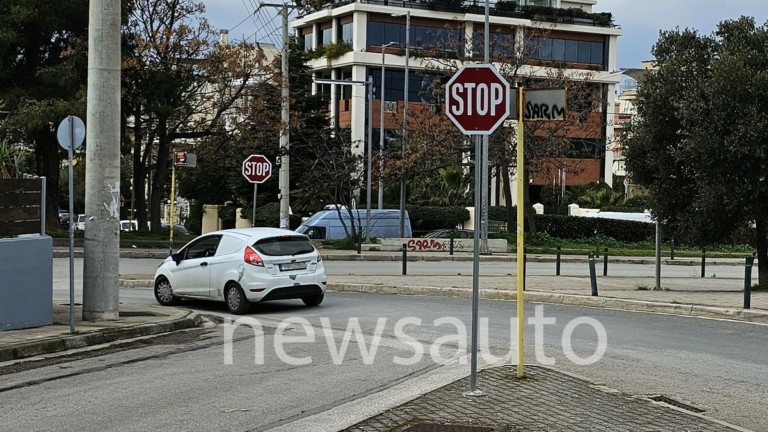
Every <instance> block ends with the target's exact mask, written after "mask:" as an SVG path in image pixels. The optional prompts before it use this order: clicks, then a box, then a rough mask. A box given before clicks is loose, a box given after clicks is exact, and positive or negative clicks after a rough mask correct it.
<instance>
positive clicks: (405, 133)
mask: <svg viewBox="0 0 768 432" xmlns="http://www.w3.org/2000/svg"><path fill="white" fill-rule="evenodd" d="M410 46H411V11H410V10H409V11H407V12H406V13H405V82H404V83H403V93H404V94H405V97H404V99H405V100H404V101H403V138H402V140H403V145H402V157H403V159H405V155H406V153H407V149H408V96H409V94H408V82H409V81H410V80H411V77H410V70H409V69H408V57H409V55H410V53H409V49H410ZM403 237H405V170H403V172H402V174H400V238H403Z"/></svg>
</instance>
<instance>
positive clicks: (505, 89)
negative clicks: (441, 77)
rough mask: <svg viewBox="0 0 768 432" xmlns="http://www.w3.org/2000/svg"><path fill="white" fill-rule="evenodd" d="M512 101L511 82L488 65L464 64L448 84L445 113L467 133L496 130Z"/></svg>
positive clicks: (446, 87)
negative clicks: (510, 93)
mask: <svg viewBox="0 0 768 432" xmlns="http://www.w3.org/2000/svg"><path fill="white" fill-rule="evenodd" d="M509 104H510V95H509V83H508V82H507V80H505V79H504V77H502V76H501V75H500V74H499V72H498V71H497V70H496V68H495V67H493V66H492V65H489V64H472V65H464V66H462V67H461V69H459V70H458V72H456V73H455V74H454V75H453V76H452V77H451V79H450V80H449V81H448V83H446V85H445V113H446V114H447V115H448V118H450V119H451V121H453V123H454V124H455V125H456V126H458V128H459V129H461V131H462V132H464V133H465V134H467V135H490V134H491V133H493V131H495V130H496V128H498V127H499V126H500V125H501V124H502V123H503V122H504V120H506V119H507V116H508V115H509Z"/></svg>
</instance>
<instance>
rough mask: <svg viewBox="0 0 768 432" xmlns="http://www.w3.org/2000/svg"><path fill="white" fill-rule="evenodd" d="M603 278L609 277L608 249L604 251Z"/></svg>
mask: <svg viewBox="0 0 768 432" xmlns="http://www.w3.org/2000/svg"><path fill="white" fill-rule="evenodd" d="M603 276H608V248H605V249H603Z"/></svg>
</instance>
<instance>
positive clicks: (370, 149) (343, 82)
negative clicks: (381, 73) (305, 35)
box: [312, 76, 373, 243]
mask: <svg viewBox="0 0 768 432" xmlns="http://www.w3.org/2000/svg"><path fill="white" fill-rule="evenodd" d="M312 80H313V81H314V82H315V83H316V84H338V85H362V86H367V87H368V139H367V140H366V151H367V152H368V173H367V175H366V193H365V199H366V204H365V242H366V243H370V242H371V234H370V233H371V154H372V153H373V145H372V142H373V77H372V76H369V77H368V81H353V80H337V79H325V78H313V79H312ZM337 121H338V119H337ZM358 214H359V213H358Z"/></svg>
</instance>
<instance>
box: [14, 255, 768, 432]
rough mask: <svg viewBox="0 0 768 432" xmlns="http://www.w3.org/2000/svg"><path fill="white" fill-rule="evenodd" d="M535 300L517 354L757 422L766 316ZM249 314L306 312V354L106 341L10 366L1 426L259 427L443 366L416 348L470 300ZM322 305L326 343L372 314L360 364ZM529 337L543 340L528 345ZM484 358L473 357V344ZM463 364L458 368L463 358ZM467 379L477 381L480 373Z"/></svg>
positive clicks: (494, 314)
mask: <svg viewBox="0 0 768 432" xmlns="http://www.w3.org/2000/svg"><path fill="white" fill-rule="evenodd" d="M131 261H133V260H131ZM133 264H136V263H133ZM344 264H346V263H344ZM429 264H432V263H429ZM453 264H455V263H453ZM332 265H333V264H331V266H332ZM58 295H60V293H57V296H58ZM65 298H66V297H65ZM121 299H122V301H124V302H129V303H144V302H147V303H153V302H154V300H153V298H152V292H151V290H121ZM535 306H536V305H534V304H526V316H527V317H529V319H530V317H532V316H534V312H535V310H534V308H535ZM183 307H192V308H195V309H197V310H201V311H204V312H205V313H209V314H216V315H220V316H227V315H228V314H227V313H226V310H225V308H224V307H223V305H219V304H215V303H213V304H212V303H205V302H194V303H185V304H184V305H183ZM542 307H543V310H542V312H543V314H544V315H545V316H546V317H549V318H553V319H555V323H554V324H551V325H544V326H543V327H541V328H540V329H539V330H538V331H537V330H536V329H535V328H534V326H533V325H530V324H529V325H527V327H526V335H527V336H526V362H528V363H548V362H550V361H554V362H555V363H554V367H556V368H557V369H560V370H565V371H569V372H572V373H576V374H578V375H582V376H585V377H587V378H590V379H593V380H597V381H600V382H603V383H605V385H607V386H609V387H613V388H616V389H618V390H620V391H622V392H625V393H629V394H637V395H656V394H661V395H665V396H668V397H672V398H675V399H677V400H680V401H684V402H690V403H692V404H693V405H695V406H698V407H700V408H702V409H704V410H705V411H706V412H707V413H708V415H711V416H713V417H715V418H718V419H721V420H725V421H728V422H731V423H733V424H737V425H740V426H742V427H746V428H749V429H752V430H756V431H768V424H766V422H765V419H766V418H768V406H766V405H765V403H764V402H765V400H766V398H767V397H768V365H766V362H765V359H766V358H768V331H767V330H768V329H767V328H766V326H761V325H754V324H746V323H738V322H729V321H719V320H708V319H696V318H685V317H677V316H667V315H654V314H643V313H632V312H624V311H614V310H603V309H589V308H578V307H562V306H555V305H544V306H542ZM514 314H515V304H514V302H502V301H482V302H481V305H480V315H481V317H482V318H481V320H480V324H481V325H480V334H481V338H480V348H481V350H483V352H489V353H490V354H492V355H493V356H495V357H499V358H501V357H505V356H509V357H510V358H512V359H514V350H510V347H511V346H513V343H514V340H516V339H515V333H514V331H513V329H512V323H513V322H514ZM250 316H251V317H252V318H256V319H258V320H259V321H260V322H262V323H263V324H264V325H265V328H267V327H268V326H269V325H272V326H274V325H276V324H277V323H279V322H281V321H282V320H284V319H286V318H290V317H303V318H305V319H307V320H308V321H309V322H310V323H312V325H313V328H314V333H315V336H316V338H315V342H314V343H311V344H301V345H295V346H293V350H292V351H289V352H290V353H291V354H292V355H294V356H297V357H301V356H307V355H311V356H312V358H313V362H312V363H311V364H309V365H304V366H291V365H286V364H284V363H282V362H280V361H278V360H279V359H278V358H277V357H276V354H275V351H274V350H271V349H270V346H271V345H270V344H273V343H274V341H273V340H272V339H270V337H269V336H267V337H266V338H265V343H266V349H265V352H266V353H267V355H266V359H265V364H264V365H258V366H255V365H254V364H253V363H254V361H253V359H254V354H253V353H254V352H253V340H252V338H250V339H246V340H244V341H242V342H238V343H236V344H235V348H234V352H235V353H236V354H235V355H236V357H235V365H234V367H223V366H222V363H223V360H222V359H223V354H222V353H223V348H222V346H221V345H220V339H219V338H220V336H221V332H222V331H221V329H220V330H219V331H218V333H216V334H217V337H216V338H214V339H211V340H209V341H207V342H205V343H208V344H210V345H209V346H205V347H204V348H200V349H197V350H189V349H187V348H183V349H181V351H180V352H171V353H170V354H169V353H168V350H169V349H171V350H173V349H179V347H171V348H168V347H153V348H147V349H146V350H141V355H146V354H147V353H149V354H153V353H156V352H157V355H156V356H155V357H150V358H148V359H143V360H135V361H134V360H131V356H137V355H139V354H138V353H133V352H132V353H123V354H115V355H112V356H108V357H107V358H101V359H99V358H96V359H91V360H83V361H81V364H79V365H77V366H71V365H67V366H66V368H65V369H64V372H62V369H61V368H50V369H49V370H45V371H40V370H38V372H35V373H29V375H27V376H17V377H13V378H14V379H22V381H24V380H27V381H29V380H33V379H34V380H40V379H41V377H43V378H42V380H43V381H42V382H40V383H39V384H32V385H30V386H28V387H23V388H19V389H15V390H11V391H8V392H4V393H5V394H3V395H2V397H1V398H0V400H2V401H3V402H0V406H2V405H5V406H3V407H2V409H0V413H2V414H0V424H18V425H19V428H18V429H10V430H45V429H53V430H69V429H74V428H75V426H77V428H82V425H83V424H85V425H88V426H89V428H85V429H83V430H104V429H105V427H106V426H107V425H109V424H117V425H120V429H121V430H144V429H150V428H154V429H159V430H185V429H210V428H212V427H214V425H216V426H215V427H217V428H219V429H221V430H263V429H264V428H267V427H272V426H277V425H281V424H285V423H287V422H289V421H291V420H294V419H297V418H301V417H302V416H304V415H309V414H312V413H315V412H318V411H323V410H326V409H330V408H331V407H333V406H335V405H337V404H339V403H343V402H344V401H347V400H350V399H351V398H357V397H360V396H362V395H366V394H369V393H372V392H375V391H377V390H379V389H383V388H388V387H391V386H392V385H394V384H395V383H397V382H400V380H402V379H403V377H409V378H412V377H415V376H419V375H420V374H423V373H426V372H427V371H431V372H430V373H444V374H451V373H456V370H455V369H450V368H448V367H447V366H446V367H438V366H437V365H436V364H435V362H434V361H433V359H432V358H431V357H430V356H429V354H428V353H429V347H430V346H433V345H434V342H435V341H441V340H442V341H443V343H442V344H441V346H442V349H440V350H439V351H440V352H441V353H443V354H445V355H450V354H451V353H454V354H460V350H459V351H456V348H455V347H454V345H455V344H456V338H453V339H449V340H448V341H447V342H446V340H445V337H447V336H451V335H455V334H458V332H459V331H460V330H459V329H457V327H456V322H459V323H461V324H458V325H459V327H462V328H463V329H465V331H466V332H469V331H470V328H469V325H468V323H469V322H470V305H469V302H468V301H467V300H463V299H451V298H436V297H400V296H386V295H365V294H331V295H329V296H328V297H327V298H326V302H324V303H323V305H322V306H321V307H319V308H305V307H303V305H302V304H301V302H297V301H285V302H275V303H265V304H261V305H256V306H255V308H254V310H253V311H252V313H251V315H250ZM405 317H411V319H414V320H415V319H420V320H421V321H420V324H418V325H416V324H411V325H410V326H409V327H407V334H408V335H410V336H411V337H413V338H415V339H416V340H418V341H419V342H420V343H421V345H423V346H424V348H425V355H424V357H423V358H422V359H421V360H420V361H419V362H417V364H414V365H411V366H407V367H406V366H402V365H398V364H395V363H394V362H393V358H394V356H399V357H410V356H413V355H414V353H415V352H414V351H413V349H411V348H410V347H409V346H403V345H402V344H400V343H399V341H398V340H397V339H393V335H394V334H395V332H394V326H395V324H396V323H397V322H398V321H399V320H401V319H402V318H405ZM580 317H591V318H594V319H596V320H597V321H598V322H599V323H600V325H601V326H602V327H603V328H604V329H605V335H606V338H607V345H606V351H605V354H604V355H603V356H602V358H601V359H600V360H599V361H597V362H596V363H594V364H590V365H577V364H574V363H573V362H572V361H571V360H569V358H568V357H567V355H566V351H565V350H564V347H563V335H564V334H565V333H566V331H565V329H566V325H567V324H568V323H571V322H572V321H573V320H574V319H577V318H580ZM322 318H326V319H327V323H328V324H329V325H330V327H331V328H332V330H333V331H334V332H336V333H335V338H332V339H333V340H335V346H336V347H338V346H340V344H341V340H342V339H341V336H342V335H341V333H343V331H344V330H345V329H346V328H347V327H348V326H349V325H350V323H354V322H353V321H351V319H352V318H356V320H357V322H359V323H360V327H361V329H362V330H363V332H364V333H365V335H366V341H370V340H371V338H372V337H373V334H374V333H375V330H376V326H377V324H379V323H382V321H381V320H384V319H385V320H386V321H384V322H383V324H382V325H383V326H384V327H382V329H381V330H380V333H381V335H383V337H384V339H385V340H386V341H387V343H388V345H387V346H382V347H380V348H379V350H378V352H377V354H376V355H375V359H374V364H373V365H372V366H368V365H365V364H364V362H363V360H362V357H363V354H362V353H361V351H360V349H359V345H358V344H355V343H354V342H352V343H350V344H349V348H348V352H347V356H346V357H345V360H344V362H343V363H342V364H341V365H333V359H332V356H331V355H330V350H329V348H328V341H327V340H326V338H325V337H324V336H322V335H324V334H325V333H324V331H323V324H322V320H321V319H322ZM439 318H448V319H449V320H453V321H452V322H453V323H454V324H451V323H450V322H445V323H442V324H439V323H440V321H438V322H436V321H435V320H437V319H439ZM486 319H487V321H486ZM456 320H458V321H456ZM485 322H487V324H485ZM485 329H487V330H485ZM244 331H245V330H244V329H242V328H241V329H240V333H239V334H243V335H247V334H248V333H247V332H246V333H244ZM339 332H341V333H339ZM266 333H269V331H267V332H266ZM298 334H303V333H302V332H298ZM483 335H487V336H483ZM571 335H572V337H571V338H569V339H568V340H570V341H571V344H572V348H573V351H574V353H575V354H576V355H577V356H579V357H580V358H582V359H583V358H588V357H589V356H590V355H592V354H593V353H595V350H596V349H597V342H598V337H597V333H596V330H594V329H593V328H592V327H590V326H588V325H579V326H577V327H576V328H575V330H573V332H572V334H571ZM537 338H541V341H542V344H540V347H541V349H540V350H539V351H540V353H539V354H540V355H539V356H538V358H537V356H536V351H537V350H536V348H535V342H536V340H537ZM385 345H386V344H385ZM485 348H487V350H486V349H485ZM541 354H543V355H544V356H546V357H547V358H549V360H547V359H545V358H544V357H543V356H542V355H541ZM125 356H127V357H125ZM483 359H485V356H481V360H483ZM110 365H111V366H110ZM463 368H464V372H465V373H466V372H468V366H463ZM73 371H76V374H75V375H73V376H72V377H68V378H62V379H53V380H49V379H50V377H52V376H57V375H60V374H62V373H66V374H70V373H73ZM24 382H26V381H24ZM286 383H287V384H286ZM478 385H479V387H480V388H482V382H480V383H479V384H478ZM164 404H165V405H164ZM84 407H88V408H87V409H86V408H84ZM564 409H567V407H564ZM10 413H13V414H10ZM40 413H44V415H40ZM9 416H12V418H11V417H9ZM19 418H20V419H26V420H25V421H26V423H13V422H11V423H4V422H5V421H7V420H12V419H19ZM30 419H34V420H30ZM62 422H63V423H62ZM105 422H106V423H105ZM53 425H57V426H56V427H53ZM70 426H71V427H70ZM107 429H108V428H107Z"/></svg>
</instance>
